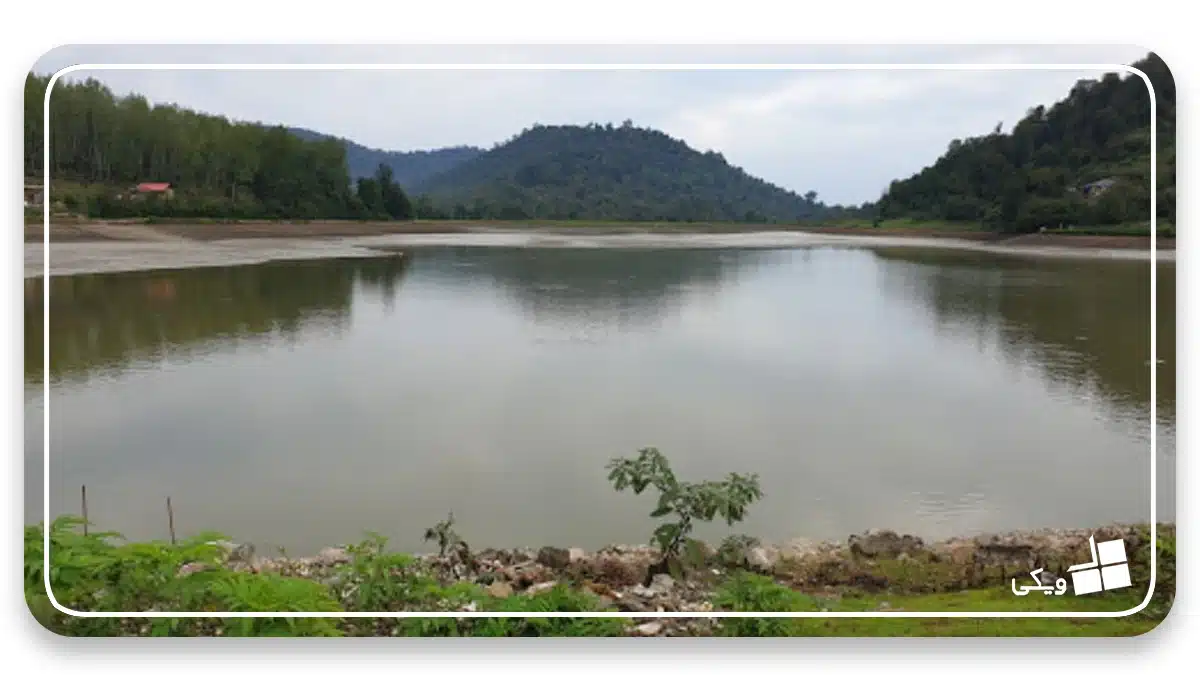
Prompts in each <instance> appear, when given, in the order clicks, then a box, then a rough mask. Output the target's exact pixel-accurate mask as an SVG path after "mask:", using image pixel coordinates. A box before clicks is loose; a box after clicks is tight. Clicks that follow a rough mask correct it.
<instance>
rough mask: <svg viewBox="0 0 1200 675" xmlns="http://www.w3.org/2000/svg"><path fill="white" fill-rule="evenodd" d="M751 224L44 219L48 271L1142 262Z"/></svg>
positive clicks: (1063, 239)
mask: <svg viewBox="0 0 1200 675" xmlns="http://www.w3.org/2000/svg"><path fill="white" fill-rule="evenodd" d="M847 230H848V231H845V232H844V231H840V230H836V229H834V228H821V229H814V228H800V227H794V226H793V227H791V228H779V227H777V228H774V229H767V228H764V229H755V230H750V229H748V228H746V226H744V225H743V226H737V225H733V224H721V225H705V224H686V223H677V224H663V225H644V226H629V225H620V224H618V225H610V224H570V225H541V224H529V223H501V222H481V221H458V222H453V221H452V222H419V221H418V222H406V223H397V222H385V223H362V222H309V223H278V222H262V223H236V224H221V223H195V224H186V223H169V224H157V225H147V224H144V223H136V222H117V221H109V222H70V223H61V224H59V223H53V224H52V225H51V229H50V233H51V242H52V245H51V246H50V247H49V250H48V252H49V258H50V264H49V269H50V270H51V272H50V273H51V274H53V275H69V274H87V273H104V272H125V271H132V270H141V269H168V268H186V267H206V266H227V265H246V264H254V263H261V262H267V261H270V260H285V259H315V258H337V257H350V256H353V257H361V256H372V255H381V254H389V253H393V254H394V253H403V252H404V251H406V250H408V249H412V248H417V247H423V246H504V247H525V248H541V247H587V248H596V247H603V248H629V247H632V248H714V247H715V248H797V247H809V246H841V247H854V248H871V247H908V246H915V247H931V248H943V249H961V250H977V251H981V252H987V253H997V254H1008V255H1025V256H1052V257H1085V258H1107V259H1129V260H1146V261H1149V259H1150V255H1149V253H1150V252H1149V245H1150V240H1149V239H1148V238H1140V237H1092V236H1083V235H1057V236H1056V235H1040V234H1033V235H1025V236H1021V237H1009V238H999V237H996V236H995V235H992V234H989V233H970V232H968V233H964V234H977V235H982V236H978V237H970V238H964V237H955V236H946V235H941V234H938V235H932V236H931V234H930V233H927V232H926V233H921V234H920V235H918V234H916V233H902V232H900V231H896V230H888V231H885V232H878V233H876V232H875V231H871V230H865V229H861V228H859V229H855V228H847ZM43 234H44V232H43V230H42V227H41V226H40V225H37V224H34V225H26V226H25V247H24V248H25V277H26V278H30V277H38V276H42V274H43V272H44V271H45V270H46V269H47V268H46V260H45V258H46V254H47V249H46V247H45V245H44V244H43V239H42V237H43ZM1158 249H1159V250H1158V255H1157V259H1158V260H1159V261H1160V262H1172V261H1174V259H1175V255H1174V254H1175V251H1174V241H1173V240H1162V239H1160V240H1159V243H1158Z"/></svg>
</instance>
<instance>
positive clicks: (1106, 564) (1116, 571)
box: [1067, 536, 1133, 595]
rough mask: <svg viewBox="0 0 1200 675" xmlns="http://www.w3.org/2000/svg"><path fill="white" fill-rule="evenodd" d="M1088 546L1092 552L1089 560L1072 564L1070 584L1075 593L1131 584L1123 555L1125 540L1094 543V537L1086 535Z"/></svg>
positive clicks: (1069, 568) (1082, 593)
mask: <svg viewBox="0 0 1200 675" xmlns="http://www.w3.org/2000/svg"><path fill="white" fill-rule="evenodd" d="M1088 548H1089V549H1090V550H1091V552H1092V560H1091V562H1086V563H1082V564H1079V565H1072V566H1070V567H1068V568H1067V571H1068V572H1070V573H1071V586H1072V587H1074V588H1075V595H1087V594H1088V593H1099V592H1100V591H1111V590H1114V589H1117V588H1128V587H1129V586H1132V585H1133V582H1132V581H1131V580H1130V579H1129V562H1128V559H1127V558H1126V556H1125V541H1124V540H1122V539H1113V540H1112V541H1102V542H1100V543H1099V544H1097V543H1096V537H1094V536H1093V537H1088Z"/></svg>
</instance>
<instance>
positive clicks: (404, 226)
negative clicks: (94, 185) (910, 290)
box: [25, 221, 1175, 250]
mask: <svg viewBox="0 0 1200 675" xmlns="http://www.w3.org/2000/svg"><path fill="white" fill-rule="evenodd" d="M515 231H523V232H532V233H537V234H548V235H567V234H569V235H574V236H577V235H621V234H733V233H749V232H807V233H811V234H823V235H837V236H851V237H873V238H877V237H887V238H892V237H903V238H905V239H909V238H917V239H942V240H960V241H972V242H991V243H997V244H1003V245H1004V246H1028V247H1062V248H1088V249H1143V250H1149V248H1150V239H1149V238H1148V237H1123V236H1095V235H1056V234H1027V235H1021V236H1016V237H1005V236H1003V235H998V234H996V233H992V232H971V231H963V232H940V231H936V230H920V229H913V230H904V229H888V230H868V229H865V228H856V227H811V226H800V225H783V226H747V225H744V224H736V223H663V224H653V225H636V224H629V225H623V224H591V223H588V224H567V225H552V224H546V225H541V224H530V223H515V222H502V221H411V222H388V221H384V222H358V221H311V222H274V221H261V222H254V221H245V222H238V223H163V224H154V225H147V224H145V223H141V222H137V221H90V222H83V221H79V222H71V221H64V222H60V223H51V225H50V241H51V242H68V241H73V242H84V241H93V242H95V241H159V242H168V241H181V240H188V241H202V242H211V241H224V240H231V239H314V238H316V239H322V238H342V237H374V236H382V235H391V234H469V233H483V232H515ZM44 240H45V232H44V230H43V228H42V225H41V224H40V223H36V224H26V225H25V241H26V242H27V243H33V242H41V241H44ZM1157 247H1158V249H1159V250H1174V248H1175V240H1174V239H1168V238H1164V237H1159V239H1158V242H1157Z"/></svg>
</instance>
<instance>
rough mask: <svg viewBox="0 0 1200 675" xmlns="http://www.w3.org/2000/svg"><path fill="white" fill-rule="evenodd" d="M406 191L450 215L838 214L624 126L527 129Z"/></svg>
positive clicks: (704, 217)
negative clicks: (415, 194)
mask: <svg viewBox="0 0 1200 675" xmlns="http://www.w3.org/2000/svg"><path fill="white" fill-rule="evenodd" d="M414 191H415V192H416V193H418V194H421V195H422V196H423V198H424V199H425V200H427V201H428V202H430V203H432V204H433V205H434V206H435V207H436V208H441V209H448V210H451V211H453V213H452V214H451V215H454V216H455V217H483V218H500V219H523V218H534V219H586V220H626V221H655V220H666V221H745V222H771V221H795V220H798V219H815V218H822V217H826V216H829V215H830V214H832V213H837V212H840V209H836V208H830V207H826V206H825V205H824V204H821V203H820V202H817V201H816V193H815V192H810V193H808V194H807V195H806V196H804V197H801V196H800V195H797V194H795V193H793V192H789V191H787V190H784V189H783V188H780V187H777V186H775V185H772V184H770V183H768V182H766V181H764V180H762V179H760V178H755V177H754V176H751V175H750V174H748V173H746V172H745V171H744V170H742V169H740V168H738V167H736V166H732V165H730V164H729V163H728V162H727V161H725V158H724V157H722V156H721V155H720V154H719V153H715V152H704V153H702V152H698V151H696V150H694V149H692V148H690V147H688V145H687V144H685V143H684V142H683V141H680V140H678V139H675V138H672V137H670V136H668V135H667V134H665V133H663V132H661V131H655V130H653V129H642V128H638V127H635V126H633V125H632V123H630V122H626V123H625V124H623V125H621V126H619V127H614V126H612V125H603V126H602V125H598V124H589V125H587V126H542V125H534V127H533V128H532V129H527V130H525V131H523V132H522V133H520V134H519V135H517V136H516V137H515V138H512V139H511V140H509V141H508V142H506V143H503V144H501V145H499V146H497V147H496V148H494V149H492V150H490V151H488V152H486V153H484V154H482V155H479V156H478V157H475V158H474V159H471V160H468V161H466V162H463V163H461V164H459V165H458V166H455V167H453V168H451V169H450V170H448V171H446V172H444V173H440V174H437V175H435V176H433V177H432V178H430V179H429V180H427V181H425V182H424V183H422V184H420V185H418V186H416V188H415V189H414ZM418 210H420V207H418Z"/></svg>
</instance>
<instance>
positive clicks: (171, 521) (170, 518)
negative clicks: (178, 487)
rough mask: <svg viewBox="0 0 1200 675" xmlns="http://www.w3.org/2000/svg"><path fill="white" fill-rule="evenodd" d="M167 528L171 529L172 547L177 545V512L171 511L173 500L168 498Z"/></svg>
mask: <svg viewBox="0 0 1200 675" xmlns="http://www.w3.org/2000/svg"><path fill="white" fill-rule="evenodd" d="M167 527H169V528H171V545H172V546H174V545H175V511H173V510H172V509H171V498H170V497H167Z"/></svg>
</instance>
